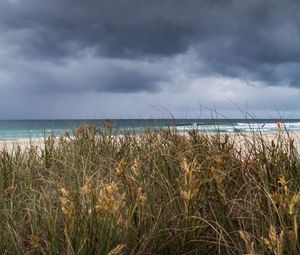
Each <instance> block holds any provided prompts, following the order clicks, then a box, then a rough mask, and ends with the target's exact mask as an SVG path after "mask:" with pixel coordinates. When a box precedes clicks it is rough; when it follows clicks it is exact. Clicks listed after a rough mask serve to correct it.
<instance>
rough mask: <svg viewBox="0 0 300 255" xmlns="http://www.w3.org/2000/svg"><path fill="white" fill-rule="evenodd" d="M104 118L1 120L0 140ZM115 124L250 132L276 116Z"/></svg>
mask: <svg viewBox="0 0 300 255" xmlns="http://www.w3.org/2000/svg"><path fill="white" fill-rule="evenodd" d="M103 121H104V120H0V140H13V139H28V138H32V139H34V138H44V137H47V136H48V135H50V134H54V135H55V136H59V135H62V134H64V132H65V131H70V132H72V130H74V129H76V128H77V127H79V126H80V125H82V124H94V125H96V126H99V127H101V126H102V123H103ZM114 123H115V126H116V127H118V128H119V133H120V134H122V133H124V131H125V130H126V129H130V130H134V131H135V132H142V131H143V130H144V129H145V128H155V129H161V128H166V127H172V128H174V129H176V130H178V131H179V132H185V131H188V130H191V129H197V130H199V131H205V132H215V131H217V130H218V131H220V132H251V131H258V130H260V131H276V130H277V129H278V127H277V124H276V120H272V119H259V120H245V119H229V120H226V119H219V120H211V119H176V120H169V119H158V120H153V119H130V120H125V119H118V120H114ZM281 127H284V128H286V129H288V130H294V131H297V130H300V120H299V119H292V120H281Z"/></svg>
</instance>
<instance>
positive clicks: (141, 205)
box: [0, 122, 300, 255]
mask: <svg viewBox="0 0 300 255" xmlns="http://www.w3.org/2000/svg"><path fill="white" fill-rule="evenodd" d="M104 126H105V127H104V128H96V127H95V126H82V127H80V128H79V129H77V130H76V131H74V134H73V135H74V136H73V135H72V136H70V135H69V134H65V135H64V136H62V137H61V138H59V139H58V140H55V139H54V138H51V137H49V138H48V139H47V140H46V141H45V147H44V148H43V149H42V150H40V148H37V147H34V146H31V147H29V148H28V149H27V150H21V149H18V148H16V149H15V150H13V151H5V150H3V151H1V152H0V254H110V255H113V254H115V255H116V254H278V255H279V254H299V252H300V245H299V234H298V233H299V227H298V224H299V211H298V210H299V204H300V158H299V156H298V153H297V150H296V148H295V142H294V141H293V140H292V139H291V138H290V137H289V135H288V133H286V132H285V131H278V133H277V134H276V136H275V138H274V139H273V140H272V141H270V140H268V139H265V138H264V134H262V133H255V134H252V135H248V136H243V135H239V138H234V136H229V135H226V134H220V133H217V134H203V133H197V132H190V133H189V134H188V135H187V136H183V135H180V134H178V133H177V132H176V131H174V130H164V131H161V132H153V131H151V130H145V131H144V132H143V133H142V134H139V135H134V134H131V133H130V132H128V133H126V134H125V135H124V136H116V135H117V134H118V130H117V129H115V128H114V127H113V124H112V123H111V122H107V123H105V125H104Z"/></svg>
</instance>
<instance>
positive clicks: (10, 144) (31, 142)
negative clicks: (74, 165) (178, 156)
mask: <svg viewBox="0 0 300 255" xmlns="http://www.w3.org/2000/svg"><path fill="white" fill-rule="evenodd" d="M208 134H209V133H208ZM223 134H225V133H222V135H223ZM227 134H229V136H230V137H231V138H233V139H235V140H236V141H237V144H240V145H242V146H243V141H245V138H246V139H247V138H249V140H251V137H252V136H253V135H257V136H260V134H259V133H243V134H240V133H227ZM278 135H281V136H284V137H286V136H287V133H286V132H284V131H283V132H280V133H279V132H262V137H263V138H264V139H266V140H267V141H269V142H271V141H272V140H276V137H277V136H278ZM289 136H290V138H292V139H294V141H295V146H296V147H297V149H298V151H299V152H300V131H294V132H289ZM17 146H19V147H20V148H21V150H26V149H28V148H30V147H31V146H36V147H38V148H40V149H43V147H44V139H19V140H5V141H4V140H2V141H1V140H0V151H2V150H3V149H6V150H7V151H12V150H13V149H16V148H17Z"/></svg>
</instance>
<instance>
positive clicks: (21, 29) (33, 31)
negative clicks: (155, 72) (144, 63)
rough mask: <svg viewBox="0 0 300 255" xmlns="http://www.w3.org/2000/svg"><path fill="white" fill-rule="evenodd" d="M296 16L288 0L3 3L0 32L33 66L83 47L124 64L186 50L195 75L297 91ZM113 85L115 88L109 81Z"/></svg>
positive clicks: (297, 7) (299, 36) (299, 20)
mask: <svg viewBox="0 0 300 255" xmlns="http://www.w3.org/2000/svg"><path fill="white" fill-rule="evenodd" d="M299 11H300V3H299V1H296V0H288V1H281V0H264V1H259V0H254V1H239V0H226V1H224V0H222V1H221V0H220V1H217V0H214V1H211V0H185V1H181V0H161V1H156V0H147V1H146V0H142V1H140V0H114V1H104V0H100V1H99V0H97V1H96V0H87V1H74V0H51V1H48V0H41V1H35V0H26V1H21V0H3V1H1V3H0V14H1V15H0V27H1V30H2V31H4V32H5V31H6V32H7V33H8V35H7V36H8V39H7V43H12V44H17V45H16V48H17V53H18V54H21V55H22V56H24V58H28V59H31V60H33V61H34V60H47V61H53V62H55V61H59V60H60V59H61V58H66V57H70V56H74V55H76V54H77V53H78V52H80V51H81V50H82V49H84V48H94V49H96V53H97V55H98V56H102V57H103V56H105V57H107V58H125V59H126V58H145V57H148V58H149V57H152V58H153V57H154V58H155V57H162V56H164V57H172V56H175V55H176V54H180V53H183V52H185V51H187V50H188V49H189V48H191V47H192V48H194V49H196V52H197V54H198V57H199V59H200V60H201V61H202V62H205V63H206V66H205V68H204V69H203V70H200V71H201V72H202V74H203V75H205V74H207V73H211V74H220V75H224V76H229V77H241V78H246V79H252V80H262V81H265V82H266V83H267V84H274V83H282V82H284V83H288V84H289V85H292V86H298V85H300V84H299V82H300V80H299V75H298V70H299V67H300V66H299V65H298V63H299V62H300V47H299V46H298V45H299V42H300V30H299V28H300V27H299V26H300V16H299V15H298V13H299ZM11 31H13V33H12V34H10V35H9V32H11ZM10 37H11V40H10ZM287 67H289V68H287ZM121 74H122V72H121V73H120V75H121ZM125 76H126V75H125ZM126 77H128V78H129V77H132V74H131V75H127V76H126ZM121 79H122V78H121ZM132 79H134V81H133V83H136V81H139V82H140V81H142V76H139V75H138V77H137V78H132ZM146 83H147V81H146ZM115 84H116V86H115V87H114V86H112V90H115V91H118V89H117V87H118V86H119V85H118V79H117V78H116V83H115ZM133 86H135V85H133ZM124 87H125V86H124ZM122 91H123V90H122V89H120V92H122Z"/></svg>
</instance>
